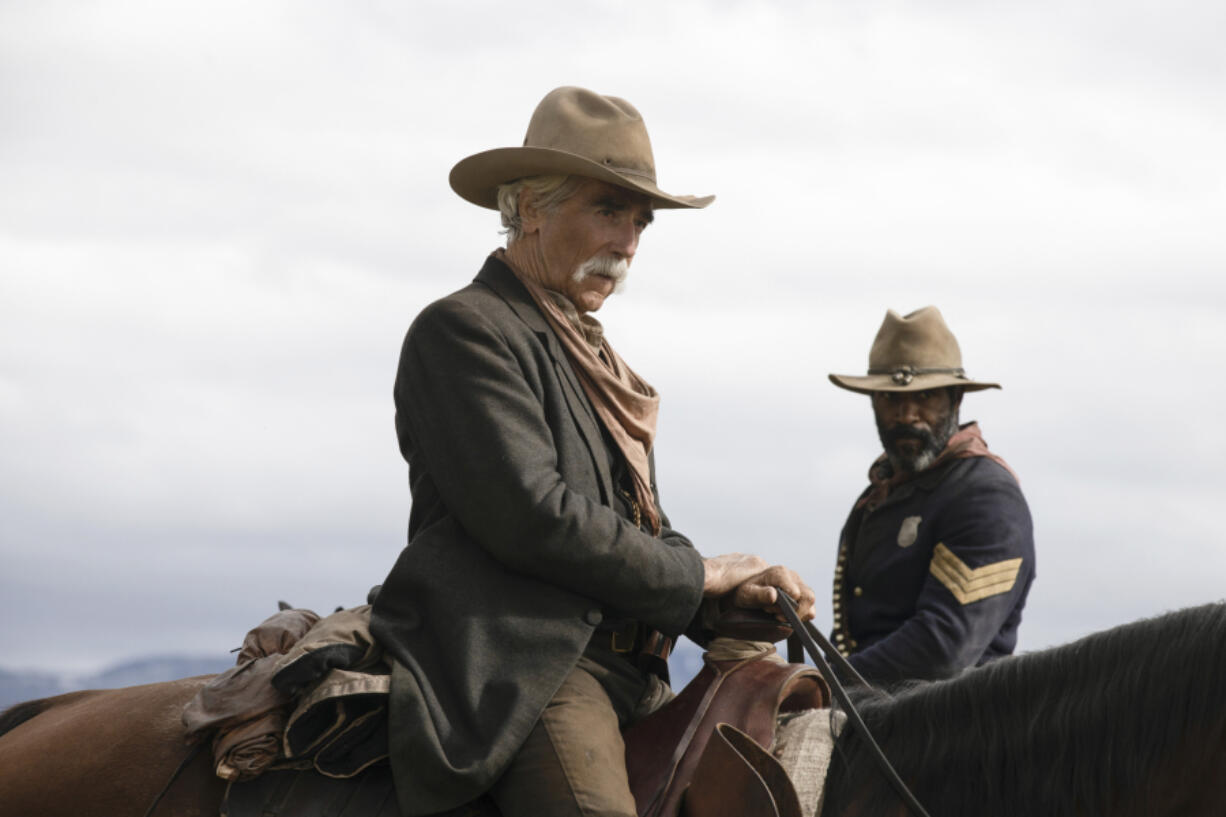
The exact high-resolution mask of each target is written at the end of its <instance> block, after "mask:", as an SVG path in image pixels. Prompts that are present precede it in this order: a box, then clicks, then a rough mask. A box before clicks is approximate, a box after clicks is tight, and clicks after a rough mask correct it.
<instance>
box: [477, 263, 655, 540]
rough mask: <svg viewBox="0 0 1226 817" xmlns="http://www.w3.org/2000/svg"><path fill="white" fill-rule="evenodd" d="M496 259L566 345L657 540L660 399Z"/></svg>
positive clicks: (605, 345) (545, 294)
mask: <svg viewBox="0 0 1226 817" xmlns="http://www.w3.org/2000/svg"><path fill="white" fill-rule="evenodd" d="M495 256H496V257H497V258H498V259H499V260H500V261H502V262H503V263H504V264H506V265H507V266H508V267H510V269H511V271H512V272H514V273H515V277H516V278H518V279H519V282H520V283H521V284H523V285H524V287H525V288H526V289H527V290H528V294H530V295H531V296H532V300H534V301H535V302H536V305H537V306H538V307H539V308H540V310H541V313H542V314H543V315H544V316H545V319H546V320H547V321H548V322H549V325H550V326H551V327H553V331H554V334H556V335H557V336H558V340H560V341H561V342H562V348H563V349H564V350H565V351H566V356H567V358H568V359H569V360H570V363H571V366H572V368H573V369H574V371H575V375H576V377H578V378H579V383H580V384H581V385H582V386H583V391H584V393H586V394H587V397H588V400H590V401H591V403H592V407H593V408H594V409H595V410H596V414H597V416H598V417H599V418H600V421H601V423H603V424H604V427H605V429H606V430H607V431H608V432H609V436H610V437H612V438H613V441H614V442H615V443H616V444H617V448H618V450H619V451H621V453H622V456H623V457H625V459H626V463H627V464H628V465H629V466H630V475H631V478H632V481H633V483H634V499H635V502H637V503H638V507H639V510H640V512H641V513H642V515H643V519H644V521H646V522H647V526H648V529H649V530H650V531H651V532H652V533H653V534H657V535H658V534H659V533H660V512H659V510H658V509H657V508H656V502H655V496H654V495H653V494H652V491H651V468H650V465H649V463H648V458H647V457H648V454H649V452H650V451H651V445H652V442H653V441H654V440H655V436H656V417H657V416H658V414H659V410H660V395H659V394H657V393H656V390H655V389H654V388H652V387H651V385H650V384H649V383H648V382H647V381H646V380H644V379H643V378H641V377H639V376H638V375H637V374H635V373H634V371H632V370H631V368H630V367H629V366H627V365H626V363H625V361H623V360H622V359H621V357H620V356H619V355H618V354H617V352H615V351H613V347H612V346H610V345H609V341H608V340H607V339H605V338H604V337H603V334H601V335H600V343H599V351H597V349H595V348H593V347H592V346H591V345H589V343H588V342H587V340H586V338H585V333H584V332H581V331H580V329H579V327H578V326H576V325H575V323H574V322H572V321H571V320H570V319H568V318H567V316H566V314H565V313H564V312H563V311H562V309H561V307H559V306H558V304H557V303H556V302H555V300H554V298H553V297H551V293H550V291H549V290H547V289H545V288H544V287H542V286H541V285H540V284H538V283H536V282H535V281H533V280H531V279H529V278H528V277H527V276H526V275H523V274H522V273H521V272H520V271H519V270H518V269H516V268H515V265H514V264H512V263H511V260H510V259H509V258H508V257H507V255H506V253H505V252H503V251H502V250H499V251H498V252H496V253H495ZM584 321H586V322H588V323H590V324H592V326H589V327H588V328H587V332H586V334H587V335H594V334H595V333H593V332H592V330H593V329H596V328H598V327H599V322H597V321H596V319H595V318H592V317H591V316H584Z"/></svg>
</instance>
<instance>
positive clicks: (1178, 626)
mask: <svg viewBox="0 0 1226 817" xmlns="http://www.w3.org/2000/svg"><path fill="white" fill-rule="evenodd" d="M1224 645H1226V605H1222V604H1214V605H1206V606H1203V607H1196V608H1191V609H1188V610H1183V611H1178V612H1174V613H1168V614H1166V615H1163V616H1160V617H1156V618H1153V619H1147V620H1142V621H1139V622H1135V623H1133V624H1128V625H1123V626H1121V627H1117V628H1115V629H1113V630H1108V631H1104V632H1101V633H1096V634H1094V635H1090V636H1087V637H1085V638H1083V639H1081V640H1079V641H1075V642H1073V643H1071V644H1067V645H1064V646H1061V647H1055V648H1051V649H1048V650H1043V651H1037V652H1032V653H1027V654H1024V655H1019V656H1015V657H1012V658H1004V659H1001V660H999V661H996V662H993V663H991V664H988V665H985V666H983V667H980V668H977V669H973V670H969V671H967V672H965V673H964V674H962V675H961V676H958V677H957V678H954V679H951V680H947V681H937V682H931V683H923V684H916V685H913V686H908V687H905V688H899V689H893V690H889V691H875V690H867V691H861V692H858V693H855V696H854V702H855V704H856V706H857V708H858V709H859V710H860V712H861V714H862V716H863V718H864V720H865V721H866V723H867V724H868V726H869V728H870V730H871V731H872V733H873V734H874V735H875V736H876V738H877V740H878V742H879V743H880V744H881V745H882V747H883V748H884V749H885V752H886V754H887V755H888V756H889V758H890V760H891V762H892V763H893V764H894V766H895V768H896V769H897V770H898V771H899V773H900V774H901V775H902V777H903V779H904V780H906V782H907V784H908V785H909V786H910V787H911V788H912V790H913V791H914V792H915V793H916V795H917V796H918V797H919V800H920V801H921V802H922V803H923V804H924V805H925V806H926V808H927V809H928V811H929V813H930V814H931V815H933V817H961V816H962V815H980V814H984V815H993V817H1014V816H1015V815H1044V817H1049V816H1050V817H1061V816H1062V815H1077V816H1078V817H1090V816H1093V815H1111V817H1132V815H1142V814H1144V815H1149V816H1150V817H1167V816H1168V815H1169V817H1175V815H1179V817H1200V815H1210V814H1220V813H1222V805H1221V802H1222V800H1223V797H1222V795H1223V794H1226V791H1224V789H1226V786H1224V784H1222V783H1219V782H1218V781H1219V780H1222V779H1224V774H1226V696H1224V695H1223V693H1226V646H1224ZM207 680H208V678H207V677H202V678H195V679H186V680H183V681H174V682H169V683H166V684H151V685H146V686H141V687H129V688H126V689H119V690H103V691H91V692H76V693H69V694H68V695H62V696H58V697H55V698H47V699H43V700H40V701H32V702H28V703H25V704H18V705H17V706H15V707H13V708H11V709H10V710H8V711H7V712H6V713H5V714H3V715H0V817H31V815H39V816H40V817H61V816H62V817H69V815H72V817H91V815H98V817H113V815H140V814H144V813H145V812H146V811H147V810H148V809H149V807H150V806H151V805H152V804H153V803H154V802H155V801H158V798H159V796H161V795H160V793H162V791H163V789H165V792H164V796H161V800H160V801H158V802H157V808H156V809H155V810H154V812H153V814H155V815H158V816H159V817H206V816H207V817H215V815H217V814H218V809H219V803H220V800H221V798H222V795H223V791H224V783H223V781H221V780H219V779H218V778H217V777H216V776H215V775H214V774H213V771H212V768H211V763H210V762H209V759H208V758H207V754H208V753H207V752H203V753H201V754H200V756H198V757H195V758H193V759H191V760H190V762H188V763H187V764H186V765H185V766H183V768H182V769H181V771H180V772H179V773H176V769H177V768H178V766H179V764H180V763H181V762H182V761H183V760H184V759H185V758H187V757H188V749H187V747H185V746H184V744H183V738H182V727H181V724H180V721H179V717H180V713H181V711H182V708H183V705H185V704H186V703H187V701H188V700H189V699H191V698H192V697H193V696H194V695H195V693H196V691H197V690H198V689H199V688H200V687H201V686H202V685H203V684H204V683H205V682H206V681H207ZM864 743H865V741H864V740H863V738H862V737H861V736H860V735H858V734H857V733H856V732H855V731H854V730H853V729H851V728H849V727H845V728H844V730H843V732H842V734H841V735H840V736H839V738H838V741H837V743H836V746H835V749H836V751H835V755H834V759H833V761H832V763H831V766H830V770H829V773H828V775H827V778H826V794H825V805H824V806H823V808H822V815H823V817H877V815H897V816H898V817H902V815H903V814H904V813H905V812H904V809H903V806H902V805H901V803H900V801H899V800H898V798H897V796H896V795H895V793H894V792H893V790H892V789H891V788H890V787H889V786H888V784H887V783H886V782H885V779H884V778H883V777H882V776H881V774H880V772H879V770H878V768H877V767H876V766H875V764H874V763H873V761H872V759H871V758H870V757H869V756H868V752H867V750H866V748H865V746H864ZM172 780H173V783H172ZM168 783H172V784H171V785H169V787H167V784H168ZM729 805H730V808H731V809H733V811H734V812H735V810H736V807H737V804H736V803H730V804H729Z"/></svg>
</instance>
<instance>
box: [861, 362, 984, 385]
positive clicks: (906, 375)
mask: <svg viewBox="0 0 1226 817" xmlns="http://www.w3.org/2000/svg"><path fill="white" fill-rule="evenodd" d="M868 373H869V374H888V375H889V376H890V379H891V380H893V381H894V382H895V383H897V384H898V385H900V386H909V385H911V381H912V380H914V379H915V376H916V375H917V374H950V375H953V376H954V377H960V378H962V379H963V380H965V379H966V371H965V370H964V369H962V368H956V369H955V368H940V367H921V366H910V365H907V366H890V367H889V368H875V369H869V370H868Z"/></svg>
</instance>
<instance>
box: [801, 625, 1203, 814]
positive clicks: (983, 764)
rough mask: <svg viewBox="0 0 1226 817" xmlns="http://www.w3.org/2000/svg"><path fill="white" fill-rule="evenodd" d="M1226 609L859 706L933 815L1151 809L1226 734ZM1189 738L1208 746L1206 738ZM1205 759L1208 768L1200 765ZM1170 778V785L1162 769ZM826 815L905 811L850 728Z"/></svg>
mask: <svg viewBox="0 0 1226 817" xmlns="http://www.w3.org/2000/svg"><path fill="white" fill-rule="evenodd" d="M1224 643H1226V604H1210V605H1205V606H1202V607H1194V608H1189V609H1186V610H1181V611H1177V612H1172V613H1167V614H1165V615H1162V616H1158V617H1155V618H1150V619H1143V620H1141V621H1137V622H1134V623H1132V624H1126V625H1123V626H1120V627H1116V628H1114V629H1112V630H1106V631H1103V632H1100V633H1095V634H1093V635H1089V636H1086V637H1085V638H1082V639H1080V640H1078V641H1074V642H1072V643H1070V644H1066V645H1064V646H1061V647H1055V648H1052V649H1048V650H1043V651H1039V652H1033V653H1028V654H1024V655H1019V656H1015V657H1011V658H1004V659H1001V660H999V661H996V662H993V663H991V664H988V665H986V666H983V667H980V668H978V669H974V670H970V671H968V672H966V673H963V674H962V675H960V676H958V677H956V678H953V679H950V680H947V681H938V682H933V683H926V684H915V685H911V686H908V687H904V688H901V689H898V690H894V691H893V692H892V694H887V693H883V692H878V691H872V692H868V693H860V694H858V695H857V696H856V697H857V698H858V700H857V701H856V704H857V708H858V709H859V710H860V712H861V714H862V715H863V717H864V720H865V722H866V724H867V725H868V727H869V730H870V731H871V732H872V733H873V735H874V736H875V737H876V738H877V740H878V741H879V742H880V743H881V745H882V747H883V748H884V749H885V751H886V754H887V756H888V757H889V758H890V761H891V762H892V763H893V764H894V766H895V768H896V769H897V770H898V772H899V774H900V775H901V776H902V777H903V779H904V780H906V781H907V782H908V784H909V785H911V786H912V790H913V791H914V792H915V794H916V796H917V797H918V798H919V800H920V802H921V803H923V804H924V806H925V808H927V809H928V810H929V811H930V812H931V813H932V814H992V815H994V817H1015V816H1016V817H1022V815H1034V814H1043V815H1050V816H1051V817H1060V816H1061V815H1069V816H1070V817H1072V816H1073V815H1084V814H1104V813H1114V811H1115V810H1116V809H1120V810H1121V813H1122V812H1123V810H1127V811H1128V812H1130V813H1137V814H1142V813H1147V811H1148V810H1149V807H1150V806H1151V805H1153V804H1157V803H1161V802H1163V801H1166V802H1167V803H1168V804H1169V801H1170V797H1171V792H1172V791H1180V788H1179V787H1180V786H1181V785H1190V782H1189V783H1187V784H1181V783H1179V782H1178V781H1176V780H1174V777H1175V776H1180V775H1186V776H1187V778H1188V779H1189V780H1191V779H1192V778H1195V777H1197V776H1200V775H1202V774H1203V770H1202V765H1203V764H1204V763H1207V762H1209V759H1210V757H1211V756H1216V754H1217V752H1218V747H1219V745H1220V743H1221V737H1222V735H1223V733H1224V731H1226V695H1223V690H1226V650H1223V648H1222V645H1223V644H1224ZM1192 741H1200V743H1199V745H1198V744H1196V743H1192ZM1197 760H1199V762H1200V764H1202V765H1198V764H1197ZM1164 774H1165V775H1167V776H1166V777H1165V779H1164V780H1163V783H1162V785H1158V784H1157V783H1156V782H1148V781H1154V780H1156V776H1161V775H1164ZM825 797H826V805H825V808H824V810H823V813H824V814H828V815H839V814H843V813H844V812H845V810H846V809H848V808H849V807H850V806H852V805H853V804H854V805H855V806H857V809H856V812H857V813H860V814H885V813H895V812H896V811H897V809H898V808H900V807H901V804H900V801H899V799H898V797H897V795H896V794H895V793H894V792H893V790H892V789H891V788H890V787H889V785H888V784H887V783H886V782H885V779H884V777H883V776H882V774H881V772H880V771H879V770H878V768H877V767H876V765H875V764H874V763H873V761H872V759H871V758H870V756H869V754H868V752H867V749H866V747H865V742H864V741H863V740H861V739H860V738H859V736H858V735H857V734H856V733H855V730H854V729H853V728H851V727H845V729H844V731H843V733H842V735H841V736H840V738H839V741H838V743H837V745H836V752H835V756H834V758H833V759H832V764H831V768H830V773H829V775H828V777H827V783H826V795H825Z"/></svg>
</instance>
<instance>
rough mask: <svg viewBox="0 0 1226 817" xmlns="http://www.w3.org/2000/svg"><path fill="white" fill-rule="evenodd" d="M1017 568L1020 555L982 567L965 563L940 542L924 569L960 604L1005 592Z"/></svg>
mask: <svg viewBox="0 0 1226 817" xmlns="http://www.w3.org/2000/svg"><path fill="white" fill-rule="evenodd" d="M1021 569H1022V557H1020V556H1019V557H1017V558H1016V559H1005V560H1004V561H1000V562H993V563H992V564H990V565H984V566H983V567H974V568H972V567H968V566H967V564H966V562H964V561H962V560H961V559H959V558H958V557H957V556H955V555H954V552H953V551H952V550H950V549H949V548H947V547H945V544H944V543H943V542H942V543H940V544H938V545H937V546H936V548H935V549H933V551H932V563H931V564H929V565H928V572H929V573H931V574H932V575H933V576H936V578H937V581H939V582H940V583H941V584H943V585H945V587H946V588H947V589H948V590H949V592H950V593H953V594H954V598H955V599H957V600H958V603H959V604H963V605H966V604H970V603H971V602H973V601H980V600H982V599H986V598H990V597H991V596H997V595H1000V594H1001V593H1008V592H1009V591H1010V590H1012V589H1013V585H1014V584H1016V583H1017V574H1018V571H1020V570H1021Z"/></svg>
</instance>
